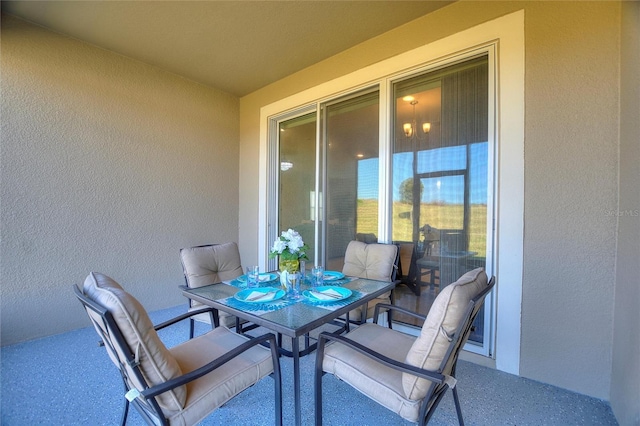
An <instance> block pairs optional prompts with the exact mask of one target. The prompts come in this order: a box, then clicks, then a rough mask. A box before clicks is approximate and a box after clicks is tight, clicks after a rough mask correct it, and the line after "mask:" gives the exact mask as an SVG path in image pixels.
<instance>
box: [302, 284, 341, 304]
mask: <svg viewBox="0 0 640 426" xmlns="http://www.w3.org/2000/svg"><path fill="white" fill-rule="evenodd" d="M302 295H303V296H304V297H306V298H307V299H309V300H310V301H312V302H320V303H332V302H338V301H340V300H343V299H346V298H347V297H349V296H351V290H349V289H348V288H344V287H337V286H330V285H325V286H320V287H316V288H314V289H309V290H305V291H303V292H302Z"/></svg>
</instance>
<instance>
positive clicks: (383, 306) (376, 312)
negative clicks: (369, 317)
mask: <svg viewBox="0 0 640 426" xmlns="http://www.w3.org/2000/svg"><path fill="white" fill-rule="evenodd" d="M380 309H387V310H389V311H398V312H402V313H403V314H405V315H409V316H411V317H414V318H417V319H419V320H422V321H424V320H426V319H427V317H426V316H425V315H420V314H419V313H417V312H413V311H410V310H408V309H406V308H401V307H400V306H397V305H389V304H388V303H378V304H377V305H376V307H375V310H374V313H373V320H374V322H376V321H377V318H378V315H379V313H380ZM376 323H377V322H376Z"/></svg>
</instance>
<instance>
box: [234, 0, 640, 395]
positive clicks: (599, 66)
mask: <svg viewBox="0 0 640 426" xmlns="http://www.w3.org/2000/svg"><path fill="white" fill-rule="evenodd" d="M520 9H524V11H525V67H526V68H525V106H524V107H525V218H524V220H525V229H524V232H525V235H524V238H525V243H524V272H523V299H522V324H521V359H520V372H521V374H522V375H523V376H526V377H530V378H533V379H535V380H540V381H543V382H547V383H551V384H554V385H557V386H561V387H563V388H567V389H571V390H575V391H578V392H581V393H585V394H588V395H592V396H596V397H599V398H603V399H608V397H609V389H610V380H611V362H612V358H611V345H612V330H613V326H614V324H613V296H614V280H615V268H614V264H615V255H616V244H615V241H616V226H617V219H616V218H615V217H611V216H610V215H607V212H608V211H610V210H611V209H617V190H618V181H617V176H618V100H619V87H618V78H619V59H620V39H619V31H620V3H618V2H456V3H454V4H453V5H451V6H448V7H445V8H443V9H441V10H439V11H437V12H435V13H434V14H432V15H427V16H424V17H421V18H418V19H416V20H415V21H412V22H410V23H408V24H407V25H404V26H402V27H399V28H396V29H394V30H392V31H390V32H388V33H385V34H383V35H381V36H379V37H376V38H374V39H371V40H368V41H367V42H364V43H362V44H361V45H358V46H355V47H354V48H352V49H349V50H347V51H345V52H342V53H340V54H339V55H336V56H334V57H332V58H329V59H328V60H326V61H323V62H321V63H319V64H317V65H314V66H312V67H309V68H307V69H305V70H303V71H301V72H299V73H297V74H294V75H292V76H290V77H288V78H286V79H283V80H280V81H278V82H276V83H274V84H272V85H270V86H268V87H265V88H264V89H261V90H259V91H257V92H255V93H253V94H251V95H249V96H246V97H243V98H242V99H241V102H240V123H241V133H240V141H241V157H240V158H241V162H243V163H245V162H246V163H247V164H252V163H255V164H257V147H258V143H259V124H260V123H259V120H258V118H259V109H260V107H262V106H264V105H268V104H270V103H272V102H275V101H277V100H279V99H282V98H285V97H287V96H290V95H293V94H295V93H297V92H300V91H302V90H305V89H308V88H310V87H314V86H316V85H319V84H322V83H323V82H326V81H329V80H331V79H333V78H336V77H338V76H341V75H345V74H347V73H349V72H353V71H356V70H358V69H360V68H362V67H365V66H368V65H371V64H374V63H376V62H378V61H381V60H383V59H386V58H389V57H392V56H394V55H397V54H399V53H402V52H404V51H407V50H410V49H413V48H415V47H418V46H422V45H425V44H428V43H430V42H432V41H434V40H438V39H441V38H444V37H447V36H449V35H452V34H455V33H457V32H459V31H462V30H464V29H466V28H470V27H472V26H475V25H478V24H480V23H482V22H486V21H488V20H491V19H495V18H497V17H500V16H503V15H505V14H507V13H510V12H513V11H515V10H520ZM502 143H505V144H508V143H509V141H508V140H505V141H502ZM256 198H257V180H243V179H242V178H241V181H240V204H241V216H243V217H244V220H243V223H244V222H245V221H246V222H247V223H251V224H254V223H257V218H256V216H257V206H256V204H255V202H254V200H255V199H256ZM255 232H257V227H256V228H255V229H253V228H252V233H251V234H249V233H246V235H243V230H240V239H241V240H242V241H246V242H248V241H250V239H251V238H255V237H254V235H255ZM248 245H249V244H248ZM507 285H512V283H508V282H501V283H499V286H498V287H500V286H507ZM498 291H500V289H499V288H498ZM636 308H637V307H636ZM498 333H500V330H498ZM636 355H637V354H636ZM498 356H499V354H498Z"/></svg>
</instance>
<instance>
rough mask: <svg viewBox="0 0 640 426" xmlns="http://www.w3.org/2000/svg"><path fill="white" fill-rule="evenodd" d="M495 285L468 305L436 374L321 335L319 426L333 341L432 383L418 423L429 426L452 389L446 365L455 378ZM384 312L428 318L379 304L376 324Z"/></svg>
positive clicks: (317, 379) (342, 338)
mask: <svg viewBox="0 0 640 426" xmlns="http://www.w3.org/2000/svg"><path fill="white" fill-rule="evenodd" d="M494 285H495V277H491V279H490V280H489V283H488V285H487V287H486V288H484V289H483V290H482V291H481V292H480V293H479V294H478V295H477V296H476V297H474V298H473V299H472V300H471V301H469V304H468V305H467V309H466V311H465V314H464V316H463V319H462V321H460V324H459V325H458V328H457V329H456V331H455V333H454V335H453V337H452V339H451V342H450V343H449V347H448V349H447V352H446V354H445V356H444V358H443V360H442V362H441V364H440V366H439V368H438V369H437V370H436V371H431V370H425V369H422V368H418V367H415V366H413V365H409V364H406V363H403V362H399V361H396V360H393V359H391V358H388V357H386V356H384V355H382V354H380V353H378V352H375V351H373V350H371V349H369V348H367V347H366V346H364V345H362V344H360V343H358V342H355V341H353V340H350V339H349V338H348V337H345V336H342V335H338V334H334V333H327V332H323V333H321V334H320V336H319V337H318V348H317V352H316V367H315V370H316V371H315V383H314V391H315V424H316V426H321V425H322V377H323V376H324V375H325V374H326V373H325V372H324V371H323V369H322V360H323V358H324V348H325V345H326V344H327V343H328V342H330V341H333V342H337V344H344V345H347V346H348V347H350V348H351V349H353V350H355V351H357V352H359V353H361V354H363V355H365V356H367V357H369V358H371V359H373V360H375V361H377V362H380V363H381V364H383V365H386V366H387V367H391V368H393V369H396V370H398V371H402V372H404V373H408V374H413V375H415V376H418V377H421V378H424V379H428V380H431V382H432V383H431V386H430V387H429V390H428V391H427V395H426V396H425V397H424V398H423V399H422V402H421V404H420V415H419V420H418V424H419V425H420V426H423V425H426V424H427V423H428V422H429V420H430V419H431V417H432V416H433V413H434V412H435V410H436V408H437V407H438V404H439V403H440V401H441V400H442V398H443V397H444V395H445V393H446V391H447V389H449V388H450V385H449V384H448V381H447V376H445V375H444V374H442V372H443V371H445V369H446V367H447V365H451V373H450V374H449V376H450V377H454V378H455V375H456V365H457V363H458V356H459V354H460V350H461V349H462V347H463V346H464V344H465V343H466V341H467V338H468V337H469V333H470V332H471V327H472V324H473V321H474V320H475V318H476V316H477V315H478V312H479V310H480V308H481V307H482V305H483V303H484V300H485V297H486V296H487V294H489V292H490V291H491V290H492V289H493V287H494ZM382 308H384V309H393V310H396V311H400V312H402V313H404V314H406V315H409V316H412V317H414V318H418V319H421V320H422V321H424V320H426V316H424V315H420V314H417V313H415V312H413V311H410V310H408V309H404V308H401V307H398V306H395V305H387V304H382V303H380V304H378V305H376V308H375V316H374V322H376V323H377V316H378V310H379V309H382ZM451 391H452V393H453V400H454V403H455V406H456V414H457V416H458V423H459V424H460V426H464V420H463V418H462V409H461V407H460V399H459V397H458V389H457V387H456V386H455V385H454V386H451Z"/></svg>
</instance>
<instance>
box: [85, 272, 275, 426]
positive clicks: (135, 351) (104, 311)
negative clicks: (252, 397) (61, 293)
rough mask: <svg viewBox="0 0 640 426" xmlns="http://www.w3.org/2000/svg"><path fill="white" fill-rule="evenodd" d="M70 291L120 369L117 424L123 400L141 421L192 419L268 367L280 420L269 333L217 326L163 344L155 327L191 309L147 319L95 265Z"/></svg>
mask: <svg viewBox="0 0 640 426" xmlns="http://www.w3.org/2000/svg"><path fill="white" fill-rule="evenodd" d="M74 291H75V294H76V296H77V298H78V299H79V300H80V302H81V303H82V305H83V306H84V308H85V310H86V311H87V314H88V315H89V318H90V320H91V322H92V323H93V326H94V327H95V329H96V331H97V332H98V335H99V336H100V338H101V340H102V341H101V343H103V344H104V346H105V347H106V349H107V353H108V355H109V358H111V361H113V363H114V364H115V365H116V367H117V368H118V370H119V371H120V375H121V377H122V381H123V383H124V388H125V398H126V399H125V406H124V410H123V413H122V418H121V424H122V425H124V424H125V423H126V421H127V415H128V412H129V403H131V404H132V405H133V406H134V407H135V408H136V409H137V410H138V412H139V413H140V415H141V416H142V417H143V418H144V419H145V421H146V422H147V423H148V424H153V425H158V424H161V425H172V424H180V425H192V424H196V423H198V422H200V421H202V420H203V419H204V418H206V417H207V416H208V415H209V414H211V413H212V412H213V411H215V410H216V409H217V408H218V407H220V406H221V405H223V404H225V403H226V402H227V401H229V400H230V399H232V398H233V397H234V396H236V395H237V394H239V393H240V392H242V391H243V390H245V389H247V388H248V387H250V386H253V385H254V384H255V383H257V382H258V381H259V380H261V379H262V378H264V377H265V376H268V375H271V376H273V378H274V385H275V391H274V392H275V401H274V402H275V424H277V425H281V424H282V384H281V377H280V363H279V358H278V348H277V345H276V339H275V336H274V335H273V334H271V333H269V334H265V335H263V336H260V337H256V338H254V339H249V338H247V337H245V336H242V335H239V334H237V333H233V332H231V331H229V330H228V329H227V328H225V327H217V328H215V329H213V330H212V331H210V332H208V333H207V334H203V335H201V336H198V337H196V338H194V339H190V340H187V341H186V342H184V343H182V344H179V345H177V346H175V347H172V348H169V349H167V347H166V346H165V345H164V344H163V343H162V341H161V340H160V338H159V337H158V333H157V330H159V329H162V328H164V327H167V326H169V325H171V324H174V323H176V322H177V321H180V320H183V319H186V318H188V317H189V315H193V314H195V313H196V312H191V313H187V314H184V315H181V316H179V317H177V318H175V319H173V320H170V321H166V322H164V323H162V324H159V325H157V326H155V327H154V326H153V324H152V323H151V320H150V319H149V316H148V315H147V312H146V311H145V310H144V308H143V307H142V305H141V304H140V303H139V302H138V301H137V300H136V299H135V298H134V297H133V296H131V295H130V294H129V293H127V292H126V291H125V290H124V289H123V288H122V287H121V286H120V285H119V284H118V283H116V282H115V281H114V280H112V279H111V278H109V277H107V276H105V275H102V274H98V273H95V272H92V273H91V274H89V276H88V277H87V278H86V280H85V282H84V286H83V290H80V289H79V288H78V286H75V285H74ZM207 309H210V308H205V309H204V310H207ZM263 344H269V345H270V349H268V348H266V347H264V346H262V345H263Z"/></svg>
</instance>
